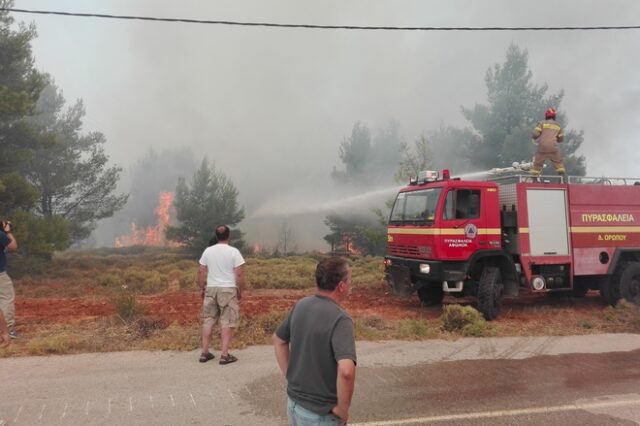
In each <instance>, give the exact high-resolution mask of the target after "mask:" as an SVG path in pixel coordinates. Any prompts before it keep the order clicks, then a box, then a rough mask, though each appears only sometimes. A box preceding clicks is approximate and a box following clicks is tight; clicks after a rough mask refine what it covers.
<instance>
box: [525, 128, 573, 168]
mask: <svg viewBox="0 0 640 426" xmlns="http://www.w3.org/2000/svg"><path fill="white" fill-rule="evenodd" d="M531 137H532V138H533V139H534V140H537V141H538V150H537V151H536V154H535V156H534V157H533V167H532V168H531V174H532V175H534V176H539V175H540V174H541V173H542V167H543V166H544V162H545V161H546V160H547V159H549V160H551V163H553V167H555V169H556V172H557V173H558V174H562V175H563V174H564V173H565V169H564V164H563V163H562V154H561V153H560V148H559V147H558V143H559V142H562V140H563V139H564V132H563V131H562V127H560V125H559V124H558V123H557V122H556V121H555V120H553V119H550V118H549V119H546V120H544V121H541V122H539V123H538V124H537V125H536V127H535V129H533V135H532V136H531Z"/></svg>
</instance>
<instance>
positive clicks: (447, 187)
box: [385, 169, 640, 320]
mask: <svg viewBox="0 0 640 426" xmlns="http://www.w3.org/2000/svg"><path fill="white" fill-rule="evenodd" d="M496 170H506V169H496ZM516 171H517V170H516ZM565 180H566V181H565ZM636 182H637V183H636ZM387 240H388V242H387V255H386V256H385V277H386V279H387V281H388V283H389V285H390V286H391V288H392V290H393V292H394V293H395V294H401V295H409V294H411V293H413V292H414V291H415V292H417V293H418V297H419V298H420V300H421V301H422V303H423V304H439V303H440V302H441V301H442V299H443V297H444V295H445V294H446V293H448V294H450V295H453V296H458V297H464V296H475V297H477V300H478V309H479V310H480V312H482V314H483V315H484V317H485V318H486V319H487V320H493V319H495V318H496V316H497V314H498V310H499V301H500V299H501V297H502V296H517V295H518V294H519V293H520V291H521V290H526V291H527V292H546V293H551V292H570V293H573V294H574V295H576V296H584V295H585V294H586V292H587V291H588V290H589V289H597V290H600V292H601V295H602V297H603V299H604V300H605V301H606V302H607V303H610V304H613V305H615V304H616V303H617V301H618V300H619V299H620V298H625V299H627V300H629V301H631V302H633V303H636V304H640V179H625V178H586V177H568V178H566V179H563V178H561V177H559V176H543V177H541V178H539V179H535V180H534V179H533V178H532V177H531V176H530V175H529V174H528V173H527V174H517V173H514V174H511V175H510V176H504V177H495V178H489V179H487V180H463V179H460V178H451V177H450V176H449V172H448V171H446V170H445V171H443V172H442V173H439V172H421V174H420V175H419V177H418V179H416V180H414V181H412V182H411V183H410V184H409V185H408V186H406V187H404V188H402V189H401V190H400V192H399V193H398V195H397V197H396V200H395V203H394V206H393V209H392V211H391V215H390V218H389V225H388V230H387Z"/></svg>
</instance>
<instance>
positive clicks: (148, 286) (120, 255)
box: [0, 248, 640, 357]
mask: <svg viewBox="0 0 640 426" xmlns="http://www.w3.org/2000/svg"><path fill="white" fill-rule="evenodd" d="M319 257H320V256H319V255H312V256H291V257H281V258H271V259H266V258H261V257H250V258H248V259H247V266H246V273H247V281H248V282H249V285H250V288H254V289H262V288H267V289H306V290H309V291H311V288H312V287H313V286H314V285H315V284H314V282H313V273H314V270H315V267H316V265H317V262H318V258H319ZM351 262H352V270H353V277H352V278H353V284H354V287H356V288H358V289H359V290H360V291H367V290H368V289H371V291H374V290H375V289H376V288H378V287H380V286H382V285H383V265H382V259H381V258H379V257H365V258H355V259H352V260H351ZM47 265H48V266H47V267H42V266H41V265H39V264H38V265H35V266H33V267H32V268H31V269H30V270H29V274H26V275H25V274H23V275H21V276H19V277H16V279H15V280H14V282H15V285H16V293H17V295H18V300H19V299H20V298H21V297H25V298H48V297H57V298H64V297H80V296H81V297H83V298H84V300H91V299H92V298H94V299H95V300H101V301H105V300H107V301H111V303H112V304H113V305H114V306H115V307H116V311H117V312H118V315H114V316H112V317H108V318H100V319H97V320H87V321H85V322H78V323H64V324H59V323H52V324H42V323H38V324H37V327H32V328H31V329H29V330H21V329H20V327H19V329H18V331H19V332H21V338H20V339H18V340H16V341H15V342H14V343H13V344H12V345H11V346H10V347H9V348H6V349H0V357H7V356H17V355H25V354H34V355H41V354H42V355H44V354H62V353H81V352H107V351H121V350H137V349H142V350H194V349H196V348H197V347H198V346H199V344H200V326H199V325H198V324H196V323H189V324H178V323H174V324H168V323H167V322H166V321H164V320H162V319H161V318H154V317H150V316H146V315H145V312H144V310H143V309H142V308H141V306H140V304H138V296H139V295H142V294H155V293H164V292H177V291H195V290H196V272H197V259H194V258H189V257H185V256H184V255H183V254H181V253H180V252H178V251H172V250H169V251H167V250H153V249H151V250H149V249H145V250H143V249H140V248H130V249H127V250H125V251H119V250H99V251H87V252H80V253H69V254H64V255H59V256H56V257H55V258H54V259H53V261H52V262H51V263H49V264H47ZM123 285H124V286H126V289H123V287H122V286H123ZM511 306H514V305H511ZM583 306H584V305H583ZM398 309H402V308H398ZM509 309H514V310H513V311H511V310H509ZM509 309H506V310H503V312H502V313H501V314H500V318H499V320H498V321H496V322H492V323H486V322H485V321H484V320H483V319H482V318H481V316H479V314H478V313H477V311H475V310H474V309H473V308H472V307H470V306H466V307H461V306H458V305H445V309H444V310H443V313H442V315H440V316H437V314H434V313H433V311H431V313H429V314H428V315H427V314H426V313H425V312H427V311H424V312H423V311H417V312H416V311H415V310H414V311H409V310H408V311H407V315H406V317H404V318H402V319H396V320H393V319H388V318H385V317H384V316H383V314H382V313H380V314H378V313H376V314H371V311H368V313H367V314H363V315H362V316H354V326H355V332H356V337H357V339H359V340H385V339H404V340H422V339H432V338H443V339H455V338H459V337H461V336H492V335H500V336H531V335H555V336H561V335H573V334H592V333H605V332H613V333H615V332H632V333H640V308H638V307H637V306H633V305H630V304H628V303H625V302H621V303H620V304H619V306H617V307H616V308H602V309H600V308H598V307H596V306H595V305H593V304H592V305H591V308H590V309H583V310H580V309H576V308H575V307H574V306H573V305H572V304H570V303H569V304H558V303H554V304H549V303H546V304H545V303H542V304H535V303H534V304H531V305H530V306H528V305H523V306H516V307H512V308H509ZM474 312H475V314H474ZM286 314H287V312H286V311H283V310H273V311H271V312H267V313H264V314H261V315H257V316H255V317H252V318H251V319H250V320H248V319H247V318H243V319H242V321H241V323H240V326H239V327H238V328H237V330H236V331H235V333H234V343H233V344H234V347H239V348H241V347H245V346H249V345H255V344H269V343H270V341H271V340H270V338H271V334H272V333H273V332H274V330H275V328H276V327H277V326H278V325H279V324H280V322H281V321H282V319H283V318H284V316H285V315H286ZM476 314H477V315H476ZM395 318H398V316H396V317H395ZM19 326H20V324H19ZM219 344H220V343H219V336H218V333H217V331H216V332H214V336H213V341H212V345H213V347H214V348H219Z"/></svg>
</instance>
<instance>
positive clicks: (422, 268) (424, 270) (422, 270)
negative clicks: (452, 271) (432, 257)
mask: <svg viewBox="0 0 640 426" xmlns="http://www.w3.org/2000/svg"><path fill="white" fill-rule="evenodd" d="M429 272H431V265H429V264H427V263H421V264H420V273H421V274H428V273H429Z"/></svg>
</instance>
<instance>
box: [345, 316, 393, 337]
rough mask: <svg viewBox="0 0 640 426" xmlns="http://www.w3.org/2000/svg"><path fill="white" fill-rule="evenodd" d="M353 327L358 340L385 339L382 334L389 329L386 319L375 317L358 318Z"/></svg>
mask: <svg viewBox="0 0 640 426" xmlns="http://www.w3.org/2000/svg"><path fill="white" fill-rule="evenodd" d="M353 326H354V328H355V333H356V338H357V339H377V338H380V337H383V333H382V332H383V331H384V330H385V329H387V325H386V323H385V321H384V319H382V318H381V317H379V316H375V315H371V316H366V317H362V318H357V317H356V318H354V323H353Z"/></svg>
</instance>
